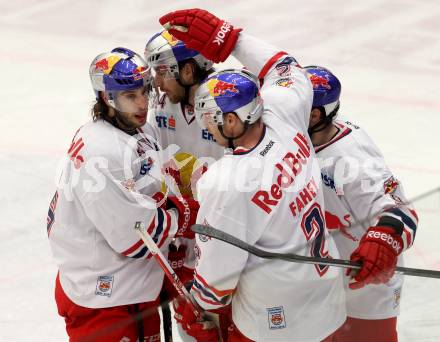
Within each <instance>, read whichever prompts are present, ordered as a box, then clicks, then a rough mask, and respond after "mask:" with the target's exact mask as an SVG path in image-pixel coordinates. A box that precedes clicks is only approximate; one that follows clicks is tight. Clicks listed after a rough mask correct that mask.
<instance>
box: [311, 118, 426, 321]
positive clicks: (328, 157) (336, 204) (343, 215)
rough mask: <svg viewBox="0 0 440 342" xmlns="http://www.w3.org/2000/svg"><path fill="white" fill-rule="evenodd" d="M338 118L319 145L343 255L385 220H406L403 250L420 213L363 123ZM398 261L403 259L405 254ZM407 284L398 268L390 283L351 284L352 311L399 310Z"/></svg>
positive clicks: (366, 315) (331, 219)
mask: <svg viewBox="0 0 440 342" xmlns="http://www.w3.org/2000/svg"><path fill="white" fill-rule="evenodd" d="M333 124H334V125H335V127H336V128H338V133H337V134H336V135H335V136H334V137H333V138H332V140H331V141H329V142H328V143H326V144H324V145H321V146H315V151H316V153H317V156H318V158H319V159H320V163H321V176H322V181H323V183H324V199H325V209H326V224H327V228H328V229H330V231H331V232H332V236H333V237H334V239H335V242H336V245H337V247H338V250H339V252H340V254H341V257H342V258H343V259H349V258H350V255H351V253H352V252H353V251H354V250H355V249H356V248H357V246H358V245H359V241H360V239H361V238H362V236H363V235H364V234H365V232H366V231H367V229H368V228H369V227H371V226H375V225H377V224H378V222H380V221H381V220H385V221H388V222H391V223H392V224H393V225H394V226H401V227H402V239H403V243H404V250H405V249H407V248H409V247H410V246H411V245H412V243H413V241H414V237H415V233H416V228H417V221H418V219H417V215H416V212H415V211H414V209H413V207H412V206H411V205H408V204H406V203H407V202H408V201H407V199H406V197H405V194H404V191H403V187H402V184H401V183H400V182H399V181H398V180H397V179H396V178H394V176H393V174H392V173H391V171H390V170H389V169H388V167H387V166H386V164H385V161H384V159H383V155H382V153H381V152H380V151H379V149H378V148H377V147H376V145H375V144H374V143H373V141H372V140H371V139H370V137H369V136H368V135H367V134H366V133H365V131H364V130H363V129H361V128H360V127H359V126H357V125H355V124H352V123H350V122H349V121H344V120H343V119H337V120H335V121H334V122H333ZM385 221H383V222H385ZM359 222H360V223H359ZM379 225H380V224H379ZM398 265H403V257H402V255H400V256H399V259H398ZM346 281H347V282H348V278H346ZM402 284H403V276H402V275H399V274H396V275H394V277H393V278H392V279H391V280H390V281H389V282H388V283H387V284H383V285H369V286H365V287H363V288H361V289H357V290H350V289H349V288H348V287H347V289H346V297H347V315H348V316H350V317H353V318H360V319H385V318H390V317H395V316H397V315H398V314H399V301H400V295H401V289H402ZM346 285H347V284H346Z"/></svg>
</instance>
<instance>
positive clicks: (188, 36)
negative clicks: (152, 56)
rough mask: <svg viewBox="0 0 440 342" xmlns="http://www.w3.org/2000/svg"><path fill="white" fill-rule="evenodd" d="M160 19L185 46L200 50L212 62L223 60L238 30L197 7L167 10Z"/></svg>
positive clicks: (232, 46) (231, 46)
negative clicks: (168, 11)
mask: <svg viewBox="0 0 440 342" xmlns="http://www.w3.org/2000/svg"><path fill="white" fill-rule="evenodd" d="M159 22H160V23H161V24H162V25H163V27H164V28H165V29H166V30H168V31H169V32H170V33H171V34H172V35H173V36H174V37H176V38H177V39H180V40H181V41H183V42H184V43H185V45H186V46H187V47H188V48H190V49H194V50H197V51H199V52H200V53H201V54H202V55H203V56H205V57H206V58H208V59H209V60H211V61H213V62H215V63H219V62H224V61H225V60H226V58H228V56H229V55H230V54H231V52H232V50H233V49H234V47H235V44H236V43H237V39H238V34H239V33H240V31H241V29H240V28H238V29H235V28H234V26H232V25H231V24H229V23H228V22H226V21H224V20H221V19H219V18H217V17H216V16H215V15H213V14H211V13H209V12H208V11H205V10H202V9H198V8H194V9H188V10H181V11H175V12H170V13H168V14H165V15H164V16H163V17H161V18H160V19H159Z"/></svg>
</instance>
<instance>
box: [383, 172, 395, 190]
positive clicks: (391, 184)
mask: <svg viewBox="0 0 440 342" xmlns="http://www.w3.org/2000/svg"><path fill="white" fill-rule="evenodd" d="M398 186H399V182H398V180H397V179H395V178H394V177H393V176H391V177H390V178H388V179H387V180H386V181H385V182H384V183H383V190H384V192H385V194H394V192H395V191H396V189H397V187H398Z"/></svg>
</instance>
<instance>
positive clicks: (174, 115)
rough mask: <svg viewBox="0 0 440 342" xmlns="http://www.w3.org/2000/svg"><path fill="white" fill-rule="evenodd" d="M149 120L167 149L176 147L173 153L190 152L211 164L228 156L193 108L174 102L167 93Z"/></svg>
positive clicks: (160, 145)
mask: <svg viewBox="0 0 440 342" xmlns="http://www.w3.org/2000/svg"><path fill="white" fill-rule="evenodd" d="M147 121H148V124H149V125H151V127H153V130H154V134H155V136H156V137H157V140H158V141H157V143H158V145H159V147H160V148H161V149H163V150H164V149H166V148H167V147H169V146H171V145H175V146H176V148H173V149H170V151H173V152H174V151H177V152H184V153H190V154H192V155H193V156H195V157H196V158H197V159H201V162H208V163H209V164H211V163H213V162H214V161H215V160H218V159H219V158H221V157H222V156H223V155H224V148H223V147H222V146H220V145H218V144H217V143H216V142H215V140H214V137H213V136H212V134H211V133H209V132H208V130H206V129H201V128H200V126H199V125H198V124H197V122H196V117H195V115H194V110H193V107H192V106H190V105H183V104H181V103H177V104H174V103H171V102H170V100H169V99H168V97H167V96H166V94H164V93H161V94H160V97H159V101H158V104H157V105H156V108H155V111H154V113H151V115H149V116H148V118H147Z"/></svg>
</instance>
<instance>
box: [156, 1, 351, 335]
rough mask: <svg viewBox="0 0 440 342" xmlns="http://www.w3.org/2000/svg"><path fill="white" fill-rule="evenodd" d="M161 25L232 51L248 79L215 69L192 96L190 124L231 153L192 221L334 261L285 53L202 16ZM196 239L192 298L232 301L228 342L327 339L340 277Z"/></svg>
mask: <svg viewBox="0 0 440 342" xmlns="http://www.w3.org/2000/svg"><path fill="white" fill-rule="evenodd" d="M160 22H161V23H162V25H164V26H165V27H166V28H169V31H170V33H171V34H173V35H174V36H176V37H177V38H178V39H181V40H182V41H184V42H185V44H186V45H187V46H188V47H190V48H196V49H198V50H199V51H200V52H201V53H202V54H203V55H204V56H205V57H207V58H209V59H211V60H213V61H214V62H221V61H224V60H225V59H226V58H227V57H228V56H229V55H230V54H231V53H232V54H233V55H234V57H236V58H237V59H238V60H239V61H240V62H241V63H242V64H243V65H246V67H247V68H249V70H250V71H251V72H253V73H255V74H258V79H257V78H256V77H255V76H254V75H253V74H252V73H250V72H248V71H244V70H225V71H221V72H218V73H215V74H213V75H210V76H209V77H208V78H207V79H206V80H205V81H204V82H203V83H202V85H201V86H200V87H199V89H198V90H197V92H196V100H195V111H196V114H195V115H196V118H197V120H198V122H199V124H200V125H201V127H203V128H206V129H208V130H209V131H210V132H211V133H212V134H213V136H214V138H215V140H216V141H217V143H218V144H219V145H221V146H224V147H229V148H230V149H231V150H232V153H231V154H229V155H226V156H224V157H223V158H222V159H220V160H219V161H218V162H216V163H215V164H213V165H212V166H211V167H210V168H209V169H208V171H207V172H206V173H205V174H204V175H203V176H202V178H201V179H200V181H199V184H198V199H199V201H200V205H201V207H200V211H199V214H198V217H197V221H198V222H199V223H202V224H205V225H211V226H213V227H216V228H218V229H221V230H223V231H225V232H227V233H229V234H232V235H234V236H236V237H238V238H239V239H241V240H244V241H246V242H248V243H250V244H252V245H255V246H258V247H260V248H264V249H265V250H268V251H271V252H280V253H287V252H295V253H297V254H302V255H308V256H310V255H311V256H316V257H318V256H319V257H328V258H330V257H338V253H337V250H336V247H335V245H334V243H333V241H332V240H331V239H330V238H329V235H328V232H327V231H326V229H325V225H324V222H325V221H324V207H323V194H322V187H321V183H320V172H319V165H318V164H317V161H316V160H315V158H314V152H313V150H312V149H311V142H310V140H309V138H308V137H307V127H308V121H309V116H310V110H311V102H312V96H313V92H312V87H311V84H310V82H309V80H308V79H307V76H306V74H305V72H304V71H302V70H301V68H299V67H298V65H297V63H296V61H295V59H294V58H293V57H291V56H289V55H287V54H286V53H284V52H281V51H279V50H277V49H276V48H274V47H272V46H270V45H268V44H266V43H264V42H262V41H260V40H258V39H255V38H253V37H250V36H248V35H245V34H243V33H240V31H241V30H240V29H236V28H234V27H233V26H232V25H231V24H229V23H227V22H225V21H223V20H220V19H219V18H217V17H215V16H214V15H212V14H211V13H209V12H207V11H204V10H200V9H192V10H182V11H177V12H172V13H169V14H167V15H165V16H164V17H162V18H161V19H160ZM260 82H261V83H262V84H263V85H262V87H261V90H260V87H259V83H260ZM260 91H261V93H260ZM292 99H293V101H292ZM263 101H264V103H263ZM196 241H197V246H196V251H197V252H196V254H197V255H198V262H197V266H196V272H195V280H194V285H193V287H192V290H191V292H192V293H193V295H194V296H195V299H196V300H197V302H198V303H199V304H200V306H202V307H203V308H204V309H205V310H208V311H211V312H216V311H217V310H220V309H221V308H223V307H224V306H226V305H228V304H229V303H230V302H232V316H233V321H234V324H235V327H234V328H233V330H232V331H230V336H229V341H275V340H276V341H315V342H316V341H322V340H325V341H331V339H332V337H331V335H332V334H333V332H334V331H335V330H336V329H337V328H339V327H340V326H341V325H342V324H343V322H344V321H345V298H344V291H343V288H342V276H341V271H340V270H339V269H337V268H329V267H324V266H318V265H317V266H316V267H314V266H311V265H304V264H294V263H286V262H283V261H272V262H270V263H267V262H265V261H263V260H262V259H259V258H257V257H255V256H253V255H251V254H249V253H247V252H245V251H242V250H240V249H237V248H236V247H233V246H231V245H228V244H226V243H223V242H221V241H218V240H215V239H210V238H209V237H206V236H201V235H199V236H197V237H196ZM176 311H177V314H176V317H177V318H178V319H179V320H180V321H181V322H182V325H183V326H184V328H185V329H187V331H188V333H189V334H192V335H193V336H196V338H198V340H199V341H203V340H204V338H205V339H206V335H205V336H204V337H203V338H201V337H199V334H207V331H206V330H205V329H204V325H203V324H201V323H198V322H195V318H194V315H193V314H192V312H191V311H190V310H188V307H187V306H186V305H183V304H182V305H180V306H179V307H177V308H176Z"/></svg>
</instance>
